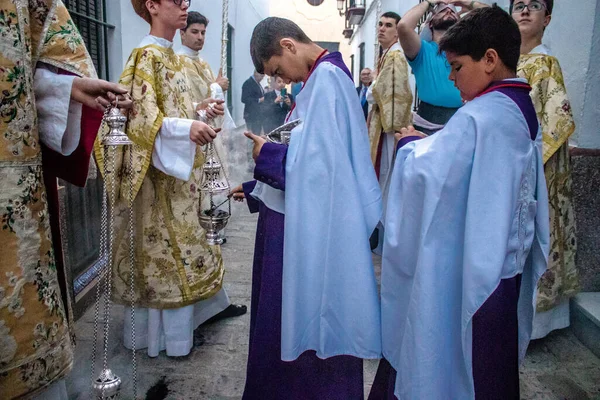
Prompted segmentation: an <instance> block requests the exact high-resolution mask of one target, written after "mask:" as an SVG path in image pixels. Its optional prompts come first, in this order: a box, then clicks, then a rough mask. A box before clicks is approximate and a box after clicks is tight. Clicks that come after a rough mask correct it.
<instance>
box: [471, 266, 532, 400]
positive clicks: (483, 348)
mask: <svg viewBox="0 0 600 400" xmlns="http://www.w3.org/2000/svg"><path fill="white" fill-rule="evenodd" d="M520 291H521V275H517V276H515V277H513V278H510V279H503V280H501V281H500V284H499V285H498V288H497V289H496V290H495V291H494V293H492V295H491V296H490V297H489V298H488V299H487V300H486V301H485V303H483V305H482V306H481V307H480V308H479V310H477V312H476V313H475V315H474V316H473V381H474V384H475V399H476V400H495V399H498V400H511V399H515V400H518V399H519V322H518V303H519V293H520Z"/></svg>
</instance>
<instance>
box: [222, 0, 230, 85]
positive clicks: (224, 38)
mask: <svg viewBox="0 0 600 400" xmlns="http://www.w3.org/2000/svg"><path fill="white" fill-rule="evenodd" d="M228 29H229V0H223V26H222V28H221V72H222V74H223V77H225V78H227V42H228V41H229V39H228V37H227V33H228Z"/></svg>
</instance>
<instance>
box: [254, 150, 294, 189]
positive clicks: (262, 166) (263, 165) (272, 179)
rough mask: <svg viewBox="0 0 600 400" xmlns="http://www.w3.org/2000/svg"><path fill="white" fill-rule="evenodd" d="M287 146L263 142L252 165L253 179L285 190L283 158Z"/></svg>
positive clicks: (285, 154) (284, 157)
mask: <svg viewBox="0 0 600 400" xmlns="http://www.w3.org/2000/svg"><path fill="white" fill-rule="evenodd" d="M287 150H288V147H287V146H285V145H282V144H276V143H265V144H264V145H263V147H262V149H261V150H260V154H259V155H258V158H257V159H256V167H254V179H257V180H259V181H261V182H263V183H266V184H267V185H269V186H271V187H273V188H275V189H279V190H285V159H286V156H287Z"/></svg>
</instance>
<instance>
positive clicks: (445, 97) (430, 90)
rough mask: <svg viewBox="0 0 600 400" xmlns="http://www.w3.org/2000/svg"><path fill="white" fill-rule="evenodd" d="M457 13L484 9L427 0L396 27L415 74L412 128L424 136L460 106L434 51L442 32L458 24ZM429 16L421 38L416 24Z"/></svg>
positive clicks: (447, 69)
mask: <svg viewBox="0 0 600 400" xmlns="http://www.w3.org/2000/svg"><path fill="white" fill-rule="evenodd" d="M456 6H459V7H461V10H460V13H461V14H462V13H463V12H466V11H470V10H472V9H473V8H480V7H485V6H487V5H486V4H483V3H480V2H478V1H466V0H453V1H450V2H447V1H445V0H429V1H424V2H422V3H419V4H417V5H416V6H414V7H413V8H411V9H410V10H409V11H408V12H407V13H406V14H405V15H404V17H403V18H402V21H400V23H399V24H398V37H399V39H400V45H401V46H402V49H403V50H404V54H405V55H406V58H407V59H408V64H409V65H410V66H411V68H412V71H413V73H414V74H415V80H416V84H417V90H418V94H419V99H420V100H421V101H420V102H419V109H418V111H417V115H415V121H414V125H415V128H417V129H419V130H420V131H422V132H424V133H426V134H432V133H434V132H437V131H438V130H440V129H441V128H442V127H443V126H444V125H445V124H446V122H448V120H449V119H450V117H452V115H454V113H455V112H456V110H458V108H459V107H461V106H462V104H463V102H462V99H461V97H460V93H459V91H458V89H456V87H454V84H453V83H452V82H450V80H449V79H448V75H449V74H450V65H449V64H448V62H447V61H446V55H445V54H443V53H440V52H439V51H438V43H439V42H440V39H441V38H442V36H443V35H444V34H445V33H446V31H447V30H448V29H449V28H450V27H451V26H453V25H454V24H456V23H457V22H458V21H459V20H460V16H459V13H458V11H457V9H456ZM427 15H429V17H428V18H427V21H426V22H425V24H424V26H425V27H424V29H423V32H422V33H421V36H419V34H418V33H417V32H416V31H415V29H416V28H417V25H418V24H419V21H420V20H421V19H422V18H423V17H425V16H427Z"/></svg>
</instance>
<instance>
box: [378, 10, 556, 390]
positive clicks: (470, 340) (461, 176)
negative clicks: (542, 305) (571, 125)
mask: <svg viewBox="0 0 600 400" xmlns="http://www.w3.org/2000/svg"><path fill="white" fill-rule="evenodd" d="M519 48H520V35H519V30H518V27H517V26H516V24H515V23H514V21H513V20H512V18H511V17H510V16H509V15H508V14H507V13H506V12H504V11H503V10H502V9H500V8H499V7H497V6H493V7H489V8H481V9H478V10H474V11H472V12H471V13H469V14H468V15H467V16H465V17H464V18H463V19H462V20H461V21H460V22H459V23H457V24H456V25H455V26H453V27H452V28H450V29H449V30H448V32H446V35H445V36H444V38H443V39H442V40H441V43H440V51H444V52H446V56H447V59H448V62H449V64H450V66H451V68H452V71H451V73H450V79H451V80H452V81H453V82H454V84H455V85H456V86H457V87H458V89H459V90H460V92H461V95H462V97H463V99H464V100H467V101H468V103H466V104H465V105H464V106H463V107H462V108H461V109H460V110H458V111H457V113H456V114H455V115H454V116H453V117H452V118H451V119H450V121H449V122H448V124H447V125H446V127H445V128H444V129H442V130H441V131H439V132H438V133H436V134H435V135H434V136H431V137H427V138H425V139H423V140H419V141H416V142H415V143H410V144H407V143H408V142H411V141H414V140H416V139H419V138H420V137H421V136H422V135H421V134H420V133H419V132H417V131H415V130H414V129H413V128H408V129H403V130H402V132H401V133H400V134H398V139H399V147H400V149H399V150H398V154H397V157H396V165H395V167H394V173H393V176H392V184H391V185H392V186H391V188H390V196H389V198H390V202H389V203H388V211H387V217H386V220H385V228H386V231H385V232H386V235H385V243H384V250H383V267H382V278H381V279H382V288H381V295H382V327H383V328H382V337H383V353H384V356H385V358H386V359H387V360H388V361H389V362H390V364H391V366H392V367H393V368H394V369H395V371H397V376H396V377H395V385H394V384H390V383H391V382H390V381H391V380H393V379H394V376H395V375H396V374H395V371H393V370H391V368H389V365H388V371H387V374H385V373H384V372H386V371H384V370H385V366H386V364H385V362H384V363H382V366H381V368H380V371H379V373H378V378H377V380H376V383H375V384H374V385H373V391H374V392H377V393H379V397H373V398H377V399H381V398H384V399H386V398H393V397H392V396H393V395H394V393H392V392H394V391H395V395H396V396H397V397H398V398H400V399H473V398H477V399H493V398H494V399H496V398H497V399H518V398H519V360H520V359H522V358H523V356H524V355H525V350H526V349H527V345H528V343H529V338H530V335H531V325H532V320H533V315H534V313H535V307H534V304H535V289H536V286H537V282H538V280H539V278H540V276H541V275H542V273H543V272H544V271H545V269H546V263H547V255H548V242H549V234H548V204H547V193H546V184H545V180H544V170H543V165H542V155H541V152H540V150H541V140H540V139H541V135H540V133H539V126H538V123H537V119H536V115H535V110H534V108H533V104H532V102H531V99H530V97H529V91H530V90H531V88H530V87H529V85H528V84H527V83H526V82H525V81H524V80H522V79H518V78H516V68H517V62H518V59H519ZM391 199H393V200H391ZM394 386H395V388H394ZM392 388H394V389H395V390H392Z"/></svg>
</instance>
